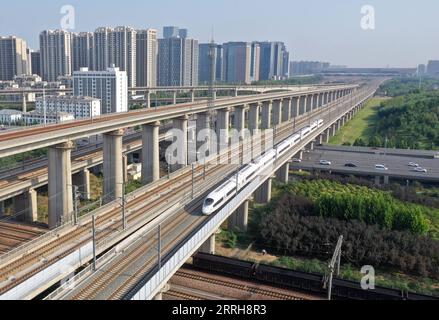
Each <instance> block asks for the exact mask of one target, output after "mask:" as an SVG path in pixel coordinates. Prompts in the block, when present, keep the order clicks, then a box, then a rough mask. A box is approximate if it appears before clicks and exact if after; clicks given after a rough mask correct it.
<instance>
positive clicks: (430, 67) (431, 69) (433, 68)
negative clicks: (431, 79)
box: [427, 60, 439, 76]
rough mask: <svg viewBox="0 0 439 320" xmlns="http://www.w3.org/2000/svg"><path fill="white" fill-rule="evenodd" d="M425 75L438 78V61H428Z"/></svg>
mask: <svg viewBox="0 0 439 320" xmlns="http://www.w3.org/2000/svg"><path fill="white" fill-rule="evenodd" d="M427 74H428V75H430V76H439V60H430V61H428V64H427Z"/></svg>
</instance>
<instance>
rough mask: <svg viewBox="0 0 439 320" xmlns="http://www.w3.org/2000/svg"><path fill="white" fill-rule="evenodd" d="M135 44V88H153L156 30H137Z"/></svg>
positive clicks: (155, 70)
mask: <svg viewBox="0 0 439 320" xmlns="http://www.w3.org/2000/svg"><path fill="white" fill-rule="evenodd" d="M136 42H137V43H136V50H137V53H136V56H137V57H136V59H137V72H136V74H137V81H136V82H137V86H138V87H155V86H156V85H157V30H155V29H147V30H138V31H137V40H136Z"/></svg>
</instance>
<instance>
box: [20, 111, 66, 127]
mask: <svg viewBox="0 0 439 320" xmlns="http://www.w3.org/2000/svg"><path fill="white" fill-rule="evenodd" d="M72 120H75V117H74V116H73V114H70V113H64V112H57V113H46V114H44V113H39V112H37V111H31V112H27V113H24V114H23V121H24V123H25V124H26V125H28V126H32V125H39V124H52V123H63V122H66V121H72Z"/></svg>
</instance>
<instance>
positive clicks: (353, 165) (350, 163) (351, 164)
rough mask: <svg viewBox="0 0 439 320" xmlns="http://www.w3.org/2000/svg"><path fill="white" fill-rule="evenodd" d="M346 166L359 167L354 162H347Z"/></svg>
mask: <svg viewBox="0 0 439 320" xmlns="http://www.w3.org/2000/svg"><path fill="white" fill-rule="evenodd" d="M344 166H345V167H349V168H357V167H358V166H357V165H356V164H355V163H352V162H349V163H346V164H345V165H344Z"/></svg>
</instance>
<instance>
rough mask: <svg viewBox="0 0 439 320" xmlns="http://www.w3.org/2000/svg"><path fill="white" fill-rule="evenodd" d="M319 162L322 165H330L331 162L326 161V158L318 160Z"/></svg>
mask: <svg viewBox="0 0 439 320" xmlns="http://www.w3.org/2000/svg"><path fill="white" fill-rule="evenodd" d="M320 164H321V165H322V166H330V165H332V162H331V161H328V160H320Z"/></svg>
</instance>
